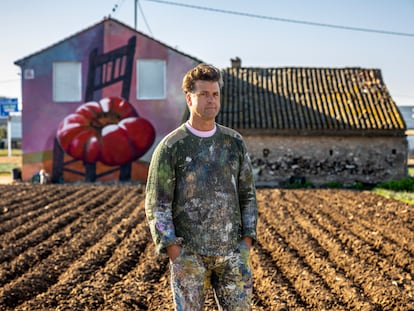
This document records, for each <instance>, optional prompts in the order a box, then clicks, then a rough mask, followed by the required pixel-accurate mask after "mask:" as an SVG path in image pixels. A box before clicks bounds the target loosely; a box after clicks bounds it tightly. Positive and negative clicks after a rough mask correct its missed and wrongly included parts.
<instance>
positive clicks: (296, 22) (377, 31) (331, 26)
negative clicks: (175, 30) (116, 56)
mask: <svg viewBox="0 0 414 311" xmlns="http://www.w3.org/2000/svg"><path fill="white" fill-rule="evenodd" d="M144 1H149V2H158V3H162V4H168V5H175V6H181V7H187V8H191V9H197V10H204V11H212V12H218V13H223V14H231V15H239V16H246V17H252V18H258V19H265V20H271V21H278V22H285V23H294V24H302V25H308V26H317V27H326V28H335V29H342V30H351V31H360V32H369V33H377V34H383V35H392V36H403V37H414V33H407V32H396V31H388V30H381V29H370V28H361V27H353V26H342V25H334V24H325V23H318V22H309V21H301V20H295V19H289V18H281V17H273V16H265V15H258V14H251V13H245V12H236V11H230V10H222V9H216V8H210V7H203V6H198V5H191V4H185V3H179V2H171V1H163V0H144Z"/></svg>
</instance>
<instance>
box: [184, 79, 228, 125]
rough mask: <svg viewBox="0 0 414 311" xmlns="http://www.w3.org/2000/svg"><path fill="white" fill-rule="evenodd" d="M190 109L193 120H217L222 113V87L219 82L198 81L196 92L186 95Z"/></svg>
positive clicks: (195, 86) (195, 87)
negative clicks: (220, 112)
mask: <svg viewBox="0 0 414 311" xmlns="http://www.w3.org/2000/svg"><path fill="white" fill-rule="evenodd" d="M186 100H187V104H188V108H189V109H190V113H191V115H192V117H193V118H195V119H197V120H203V121H211V120H215V118H216V116H217V115H218V113H219V111H220V87H219V85H218V82H211V81H203V80H198V81H196V82H195V85H194V91H193V92H189V93H187V94H186Z"/></svg>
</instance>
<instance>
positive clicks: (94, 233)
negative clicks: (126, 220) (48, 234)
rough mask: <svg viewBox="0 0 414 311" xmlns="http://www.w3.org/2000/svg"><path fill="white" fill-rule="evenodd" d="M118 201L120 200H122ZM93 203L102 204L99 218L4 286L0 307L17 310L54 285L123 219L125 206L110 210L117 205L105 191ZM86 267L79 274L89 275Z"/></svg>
mask: <svg viewBox="0 0 414 311" xmlns="http://www.w3.org/2000/svg"><path fill="white" fill-rule="evenodd" d="M104 197H106V198H107V200H105V201H106V202H104V203H103V202H102V201H104V200H102V198H104ZM101 200H102V201H101ZM119 201H122V199H120V200H119ZM95 202H99V203H100V204H102V203H103V204H102V206H101V208H102V210H103V211H104V213H102V214H101V215H100V217H98V218H96V217H95V215H92V216H93V217H91V219H90V220H91V223H90V224H89V225H86V226H85V229H84V230H82V231H81V232H80V233H79V234H78V237H77V238H74V239H71V240H70V243H68V244H67V245H66V247H65V248H64V249H59V250H60V251H59V252H56V253H53V254H52V255H50V256H49V257H48V258H47V259H45V260H43V261H42V262H40V263H39V264H38V265H37V266H36V269H35V270H30V271H29V272H28V273H26V274H25V277H24V278H18V279H16V280H15V281H13V282H11V283H9V284H7V285H6V286H4V287H3V288H2V289H1V291H0V306H4V307H16V306H17V305H19V304H20V303H22V302H23V301H25V300H29V299H31V298H32V297H33V296H34V295H37V294H39V293H41V292H45V291H46V290H47V289H48V287H50V286H51V285H53V284H54V283H56V282H57V280H58V277H59V275H60V274H61V271H63V270H65V269H66V268H67V267H68V265H70V264H71V263H72V262H74V261H76V258H78V257H79V256H80V255H81V254H82V253H83V252H85V251H86V252H88V251H90V249H91V248H93V245H94V244H95V243H97V242H98V241H99V240H100V239H101V238H102V236H104V235H105V233H106V231H107V230H108V229H109V228H112V226H114V225H116V224H117V223H119V222H120V221H122V218H123V217H124V216H125V211H124V207H123V206H122V205H121V204H120V205H119V206H118V207H120V209H119V210H115V211H112V209H113V208H112V209H111V206H112V207H115V206H117V205H114V204H113V202H112V199H111V198H109V201H108V196H107V194H106V193H105V192H100V193H99V194H98V193H97V196H96V197H95V200H92V201H91V202H90V204H91V205H92V206H95ZM128 212H129V211H127V212H126V214H128ZM111 214H113V215H111ZM89 268H91V267H88V266H86V267H83V270H82V273H88V269H89Z"/></svg>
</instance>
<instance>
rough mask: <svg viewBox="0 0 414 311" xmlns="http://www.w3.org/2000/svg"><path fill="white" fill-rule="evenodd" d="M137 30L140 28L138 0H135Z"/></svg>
mask: <svg viewBox="0 0 414 311" xmlns="http://www.w3.org/2000/svg"><path fill="white" fill-rule="evenodd" d="M135 30H138V0H135Z"/></svg>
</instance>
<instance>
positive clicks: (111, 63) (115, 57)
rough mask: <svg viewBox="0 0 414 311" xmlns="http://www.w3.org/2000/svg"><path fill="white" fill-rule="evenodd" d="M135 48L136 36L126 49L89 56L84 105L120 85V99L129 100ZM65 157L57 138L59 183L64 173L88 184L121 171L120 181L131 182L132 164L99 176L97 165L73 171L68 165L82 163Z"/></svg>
mask: <svg viewBox="0 0 414 311" xmlns="http://www.w3.org/2000/svg"><path fill="white" fill-rule="evenodd" d="M135 45H136V36H133V37H131V38H130V39H129V40H128V43H127V44H126V45H125V46H122V47H120V48H117V49H114V50H112V51H109V52H107V53H103V54H98V49H97V48H96V49H94V50H93V51H92V52H91V53H90V54H89V67H88V77H87V84H86V91H85V103H86V102H89V101H92V100H100V98H95V93H96V92H97V91H99V90H102V89H103V88H105V87H107V86H110V85H112V84H114V83H118V82H120V83H122V91H121V97H122V98H124V99H125V100H129V95H130V90H131V78H132V71H133V66H134V55H135ZM98 93H99V92H98ZM64 158H65V152H64V151H63V149H62V147H61V146H60V144H59V142H58V140H57V138H56V137H55V139H54V146H53V169H52V170H53V172H52V182H60V181H61V180H63V173H64V172H65V171H66V172H70V173H73V174H76V175H80V176H83V177H85V181H88V182H94V181H96V180H97V179H98V178H100V177H102V176H105V175H108V174H111V173H113V172H116V171H118V170H119V180H120V181H128V180H130V179H131V163H127V164H124V165H121V166H118V167H115V168H113V169H110V170H107V171H105V172H102V173H100V174H97V172H96V163H86V162H83V167H84V170H82V171H79V170H75V169H73V168H70V167H69V165H70V164H72V163H75V162H77V161H81V160H78V159H73V158H72V159H69V160H67V161H65V160H64Z"/></svg>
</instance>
